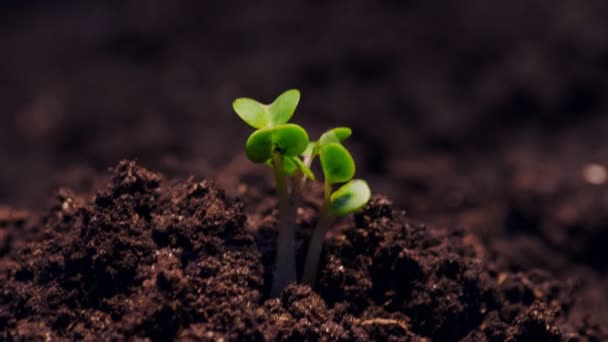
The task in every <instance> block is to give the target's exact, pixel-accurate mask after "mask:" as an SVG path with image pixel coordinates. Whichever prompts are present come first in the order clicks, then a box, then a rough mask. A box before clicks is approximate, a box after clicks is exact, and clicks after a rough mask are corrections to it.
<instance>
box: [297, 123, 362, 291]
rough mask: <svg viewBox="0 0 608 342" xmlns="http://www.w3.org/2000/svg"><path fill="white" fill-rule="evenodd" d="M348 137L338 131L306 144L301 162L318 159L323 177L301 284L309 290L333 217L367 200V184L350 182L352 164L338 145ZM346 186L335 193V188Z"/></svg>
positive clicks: (347, 133)
mask: <svg viewBox="0 0 608 342" xmlns="http://www.w3.org/2000/svg"><path fill="white" fill-rule="evenodd" d="M350 135H351V129H350V128H347V127H338V128H334V129H331V130H329V131H327V132H325V133H324V134H323V135H322V136H321V138H320V139H319V140H318V141H317V142H313V143H310V144H309V147H308V149H307V151H306V152H305V153H308V155H306V156H305V157H304V158H305V161H307V162H312V161H313V160H314V158H315V157H316V156H317V155H318V156H319V159H320V160H321V168H322V169H323V174H324V183H325V190H324V200H323V206H322V208H321V210H320V215H319V221H318V223H317V227H316V228H315V229H314V231H313V233H312V236H311V238H310V242H309V245H308V253H307V254H306V262H305V264H304V273H303V276H302V281H303V282H304V283H306V284H309V285H310V286H314V285H315V283H316V275H317V269H318V267H319V259H320V258H321V252H322V249H323V241H324V240H325V234H326V233H327V232H328V231H329V228H330V227H331V223H332V221H333V220H334V219H335V218H336V217H340V216H346V215H348V214H350V213H352V212H355V211H357V210H359V209H361V208H362V207H363V206H365V204H367V202H368V201H369V198H370V196H371V192H370V189H369V187H368V185H367V183H366V182H365V181H363V180H361V179H355V180H353V179H352V178H353V176H354V175H355V162H354V160H353V157H352V156H351V154H350V152H348V150H347V149H346V148H345V147H344V146H343V145H342V141H343V140H345V139H346V138H348V137H349V136H350ZM340 183H346V184H344V185H342V186H341V187H340V188H339V189H338V190H336V191H335V192H332V191H333V186H334V185H335V184H340Z"/></svg>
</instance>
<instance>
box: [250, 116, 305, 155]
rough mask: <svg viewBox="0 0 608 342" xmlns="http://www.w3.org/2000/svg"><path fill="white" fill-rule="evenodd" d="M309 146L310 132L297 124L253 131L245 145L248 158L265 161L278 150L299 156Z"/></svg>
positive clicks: (285, 153)
mask: <svg viewBox="0 0 608 342" xmlns="http://www.w3.org/2000/svg"><path fill="white" fill-rule="evenodd" d="M307 146H308V134H307V133H306V131H305V130H304V128H302V127H300V126H298V125H296V124H284V125H279V126H275V127H271V128H263V129H259V130H257V131H255V132H253V133H252V134H251V135H250V136H249V139H247V143H246V145H245V152H246V154H247V158H249V160H251V161H253V162H254V163H264V162H266V161H267V160H268V159H270V158H272V153H273V151H275V150H277V151H279V152H280V153H281V154H283V155H285V156H299V155H300V154H301V153H302V152H304V150H305V149H306V147H307Z"/></svg>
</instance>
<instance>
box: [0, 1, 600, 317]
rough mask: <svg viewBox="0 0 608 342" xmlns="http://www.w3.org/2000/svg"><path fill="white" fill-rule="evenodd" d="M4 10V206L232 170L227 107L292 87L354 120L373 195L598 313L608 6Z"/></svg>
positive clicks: (116, 4)
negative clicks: (558, 287)
mask: <svg viewBox="0 0 608 342" xmlns="http://www.w3.org/2000/svg"><path fill="white" fill-rule="evenodd" d="M0 4H1V5H0V6H1V7H0V118H1V121H0V165H2V168H1V169H0V203H2V204H3V205H8V206H13V207H22V208H28V209H30V210H37V209H40V208H43V207H44V206H45V205H46V198H47V197H48V196H49V194H50V193H51V190H52V189H54V188H55V187H57V186H59V185H67V186H70V187H73V188H76V189H86V188H87V187H90V183H91V179H92V178H93V176H94V175H95V174H98V173H100V172H104V171H105V170H106V168H107V167H109V166H112V165H115V164H116V163H117V162H118V161H119V160H120V159H122V158H136V159H138V160H139V161H140V162H141V163H142V164H143V165H146V166H148V167H150V168H154V169H157V170H160V171H163V172H167V173H168V174H170V175H172V174H180V175H181V174H183V175H185V174H193V175H197V176H208V177H215V176H216V175H217V174H218V172H219V174H220V175H221V174H222V172H225V171H226V170H228V169H230V170H232V171H234V165H241V164H240V162H239V161H241V160H242V158H243V157H242V155H241V154H240V153H242V151H243V147H244V141H245V139H246V137H247V135H248V133H249V131H250V129H249V128H248V127H247V126H246V125H245V124H244V123H242V122H241V121H240V120H239V119H238V117H237V116H236V115H235V114H234V113H233V112H232V108H231V102H232V100H233V99H234V98H236V97H240V96H248V97H253V98H257V99H260V100H262V101H268V102H269V101H271V100H272V99H273V98H274V97H275V96H276V95H278V94H279V93H280V92H281V91H283V90H285V89H288V88H299V89H300V90H301V91H302V101H301V105H300V107H299V110H298V112H297V113H296V115H295V116H294V121H295V122H297V123H301V124H303V125H304V126H305V127H306V128H308V129H309V131H310V132H312V135H313V136H317V135H318V134H320V133H321V132H322V131H323V130H324V129H326V128H330V127H333V126H338V125H347V126H351V127H352V128H353V130H354V136H353V138H352V139H350V140H349V142H348V144H347V145H348V147H350V148H351V149H352V150H353V154H354V155H355V157H356V160H357V164H358V175H359V176H362V177H366V178H367V179H368V180H369V182H370V184H371V186H372V188H373V190H374V191H375V192H380V193H385V194H388V195H389V196H390V197H391V198H393V199H394V200H395V202H396V203H397V204H399V205H400V206H401V207H403V208H404V209H405V210H407V211H408V213H410V214H411V215H412V216H414V217H416V218H419V219H422V220H425V221H427V222H431V223H435V224H439V225H445V226H447V227H464V228H466V229H471V230H473V231H474V232H476V233H477V234H478V236H479V237H480V238H481V239H482V240H483V241H484V243H485V244H486V245H487V246H488V253H494V254H496V260H497V262H498V263H503V264H505V265H507V266H508V267H511V268H513V269H523V268H530V267H543V268H547V269H549V270H551V271H553V272H554V273H555V274H557V275H558V276H561V277H564V278H568V279H574V281H576V282H579V283H580V284H581V286H582V287H583V288H585V289H588V291H586V292H584V293H586V296H585V297H584V298H582V301H583V303H586V304H587V305H589V307H590V308H591V309H592V310H593V311H595V312H597V313H598V314H600V315H606V311H608V306H607V305H606V299H604V298H603V297H604V296H603V295H602V293H604V294H605V293H608V286H607V284H608V281H607V280H606V278H607V276H606V271H607V270H608V266H607V263H606V258H607V254H606V252H605V250H606V248H605V246H606V245H607V244H608V194H607V193H608V188H607V186H608V185H607V184H608V182H603V183H601V184H592V183H591V182H590V181H589V179H588V178H586V177H585V176H584V170H586V169H588V168H589V166H590V165H596V166H599V167H600V169H601V168H604V170H605V168H606V167H608V138H607V135H608V115H607V110H608V108H607V107H608V106H607V105H608V34H607V32H608V20H606V18H608V3H606V1H603V0H596V1H591V0H590V1H584V2H581V1H579V0H571V1H566V0H565V1H542V0H525V1H524V0H517V1H487V0H466V1H464V0H460V1H422V0H409V1H397V0H383V1H368V0H360V1H358V0H343V1H215V2H211V1H195V0H184V1H160V0H145V1H144V0H127V1H95V2H93V1H91V2H85V1H32V0H30V1H3V2H1V3H0ZM245 165H246V164H245ZM228 187H229V186H228ZM228 190H229V191H230V189H228ZM585 301H586V302H585ZM605 321H608V320H605Z"/></svg>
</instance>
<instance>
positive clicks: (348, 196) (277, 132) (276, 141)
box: [233, 89, 371, 296]
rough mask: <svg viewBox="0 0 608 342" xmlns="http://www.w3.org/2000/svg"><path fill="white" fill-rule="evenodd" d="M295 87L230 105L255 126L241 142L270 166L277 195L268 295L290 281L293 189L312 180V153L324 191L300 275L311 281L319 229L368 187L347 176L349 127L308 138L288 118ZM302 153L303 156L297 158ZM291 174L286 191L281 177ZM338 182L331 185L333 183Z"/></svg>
mask: <svg viewBox="0 0 608 342" xmlns="http://www.w3.org/2000/svg"><path fill="white" fill-rule="evenodd" d="M299 100H300V92H299V91H298V90H295V89H292V90H288V91H286V92H284V93H283V94H281V95H280V96H279V97H277V98H276V99H275V100H274V101H273V102H272V103H271V104H262V103H260V102H258V101H256V100H253V99H249V98H240V99H237V100H235V101H234V103H233V108H234V110H235V111H236V113H237V114H238V115H239V116H240V117H241V119H243V121H245V122H246V123H247V124H249V125H250V126H252V127H253V128H255V129H256V130H255V131H254V132H253V133H252V134H251V135H250V136H249V138H248V139H247V143H246V144H245V152H246V154H247V157H248V158H249V160H251V161H253V162H254V163H265V164H267V165H269V166H270V167H271V168H272V169H273V170H274V176H275V180H276V186H277V196H278V199H279V235H278V239H277V243H278V246H277V255H276V261H277V263H276V270H275V273H274V280H273V284H272V290H271V295H272V296H279V295H280V293H281V291H282V290H283V289H284V288H285V287H286V286H287V285H288V284H289V283H292V282H295V281H296V267H295V265H296V262H295V261H296V260H295V230H294V229H295V223H296V221H295V208H294V205H293V202H292V200H293V195H294V194H297V193H299V191H300V190H301V187H302V185H303V184H304V182H305V181H306V179H311V180H315V177H314V174H313V173H312V171H311V170H310V166H311V164H312V162H313V161H314V159H315V158H316V157H317V156H318V157H319V159H320V161H321V167H322V169H323V174H324V182H325V193H324V201H323V206H322V208H321V210H320V216H319V221H318V224H317V227H316V228H315V230H314V231H313V235H312V237H311V241H310V244H309V247H308V254H307V255H306V263H305V266H304V274H303V277H302V279H303V281H304V282H305V283H308V284H310V285H311V286H314V284H315V281H316V273H317V268H318V264H319V259H320V257H321V251H322V248H323V240H324V238H325V234H326V233H327V231H328V230H329V228H330V226H331V223H332V221H333V220H334V219H335V218H336V217H340V216H345V215H348V214H350V213H352V212H354V211H356V210H358V209H360V208H361V207H363V206H365V204H366V203H367V201H368V200H369V198H370V194H371V193H370V190H369V187H368V186H367V183H365V181H363V180H359V179H357V180H353V179H352V178H353V176H354V174H355V162H354V160H353V158H352V156H351V154H350V152H348V150H347V149H346V148H345V147H344V146H343V145H342V141H343V140H344V139H346V138H348V137H349V136H350V135H351V130H350V128H347V127H338V128H334V129H331V130H329V131H327V132H325V133H324V134H323V135H321V137H320V138H319V140H318V141H316V142H310V141H309V138H308V133H307V132H306V130H304V128H302V127H300V126H298V125H296V124H292V123H288V121H289V119H291V117H292V116H293V113H294V112H295V110H296V107H297V105H298V102H299ZM302 158H303V159H302ZM289 176H293V178H292V180H293V182H292V189H291V190H292V191H291V193H290V192H289V186H288V182H287V178H288V177H289ZM341 183H345V184H343V185H342V186H341V187H340V188H339V189H338V190H336V191H334V192H332V191H333V186H334V185H336V184H341Z"/></svg>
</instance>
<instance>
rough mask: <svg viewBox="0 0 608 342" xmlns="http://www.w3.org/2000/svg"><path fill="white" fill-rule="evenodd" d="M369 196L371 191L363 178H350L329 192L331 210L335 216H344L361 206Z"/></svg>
mask: <svg viewBox="0 0 608 342" xmlns="http://www.w3.org/2000/svg"><path fill="white" fill-rule="evenodd" d="M370 197H371V191H370V189H369V186H368V185H367V183H366V182H365V181H364V180H361V179H355V180H352V181H350V182H348V183H346V184H344V185H343V186H342V187H340V189H338V190H336V191H335V192H334V193H333V194H331V204H330V209H331V212H332V214H334V215H336V216H346V215H348V214H350V213H352V212H355V211H357V210H359V209H361V208H363V207H364V206H365V205H366V204H367V202H368V201H369V199H370Z"/></svg>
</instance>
